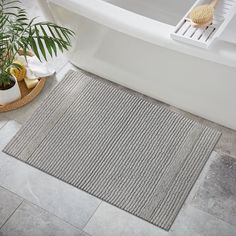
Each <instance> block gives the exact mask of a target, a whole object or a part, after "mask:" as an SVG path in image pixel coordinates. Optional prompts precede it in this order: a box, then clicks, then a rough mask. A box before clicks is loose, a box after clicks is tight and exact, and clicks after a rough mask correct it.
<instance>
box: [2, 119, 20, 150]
mask: <svg viewBox="0 0 236 236" xmlns="http://www.w3.org/2000/svg"><path fill="white" fill-rule="evenodd" d="M20 127H21V125H20V124H19V123H17V122H16V121H14V120H10V121H8V122H7V123H6V124H5V125H4V126H3V127H2V128H1V129H0V151H1V150H2V149H3V148H4V147H5V145H6V144H7V143H8V142H9V141H10V140H11V138H12V137H13V136H14V135H15V134H16V132H17V131H18V130H19V129H20Z"/></svg>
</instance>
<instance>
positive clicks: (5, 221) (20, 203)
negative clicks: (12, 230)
mask: <svg viewBox="0 0 236 236" xmlns="http://www.w3.org/2000/svg"><path fill="white" fill-rule="evenodd" d="M23 202H24V199H22V201H21V203H20V204H19V206H18V207H17V208H16V209H15V210H14V211H13V212H12V213H11V214H10V216H9V217H8V218H7V219H6V221H5V222H4V223H3V224H2V226H1V227H0V229H2V228H3V226H4V225H5V224H6V223H7V221H8V220H9V219H10V218H11V217H12V216H13V215H14V214H15V212H16V211H17V210H18V208H19V207H20V206H21V205H22V203H23Z"/></svg>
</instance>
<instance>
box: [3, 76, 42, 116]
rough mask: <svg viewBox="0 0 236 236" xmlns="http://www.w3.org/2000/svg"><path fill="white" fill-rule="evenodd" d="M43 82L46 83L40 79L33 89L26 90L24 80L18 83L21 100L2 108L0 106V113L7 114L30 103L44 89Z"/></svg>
mask: <svg viewBox="0 0 236 236" xmlns="http://www.w3.org/2000/svg"><path fill="white" fill-rule="evenodd" d="M45 82H46V78H40V79H39V82H38V84H37V85H36V86H35V87H34V88H33V89H28V88H27V87H26V85H25V81H24V80H22V81H20V82H19V81H18V84H19V87H20V91H21V99H18V100H16V101H14V102H12V103H9V104H7V105H4V106H1V105H0V112H7V111H11V110H15V109H17V108H19V107H22V106H24V105H26V104H27V103H29V102H31V101H32V100H33V99H34V98H35V97H37V96H38V94H39V93H40V92H41V90H42V89H43V87H44V84H45Z"/></svg>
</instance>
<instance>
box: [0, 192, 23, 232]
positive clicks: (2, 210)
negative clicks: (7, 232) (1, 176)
mask: <svg viewBox="0 0 236 236" xmlns="http://www.w3.org/2000/svg"><path fill="white" fill-rule="evenodd" d="M22 201H23V199H22V198H20V197H18V196H17V195H15V194H13V193H11V192H9V191H7V190H6V189H4V188H1V187H0V228H1V227H2V225H3V224H4V223H5V222H6V221H7V219H8V218H9V217H10V216H11V215H12V213H13V212H14V211H15V210H16V208H17V207H18V206H19V205H20V204H21V202H22Z"/></svg>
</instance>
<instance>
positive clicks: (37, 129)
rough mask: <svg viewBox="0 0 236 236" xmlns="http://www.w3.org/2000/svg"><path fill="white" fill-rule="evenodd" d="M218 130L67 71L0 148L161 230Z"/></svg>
mask: <svg viewBox="0 0 236 236" xmlns="http://www.w3.org/2000/svg"><path fill="white" fill-rule="evenodd" d="M219 136H220V133H219V132H218V131H216V130H213V129H211V128H208V127H205V126H203V125H201V124H199V123H197V122H195V121H193V120H191V119H188V118H186V117H185V116H182V115H179V114H177V113H175V112H173V111H170V110H169V109H168V108H166V106H164V105H160V104H159V103H157V102H153V101H150V99H148V98H145V97H144V96H141V95H138V94H136V93H134V92H129V91H128V90H125V89H123V88H120V87H118V86H117V85H114V84H113V83H111V82H107V81H105V80H103V79H101V78H97V77H95V76H93V75H90V74H88V73H85V72H82V71H76V72H75V71H70V72H68V74H67V75H66V76H65V78H64V79H63V80H62V81H61V82H60V83H59V84H58V85H57V86H56V87H55V88H54V90H53V91H52V92H51V93H50V94H49V96H48V97H47V98H46V99H45V100H44V102H43V103H42V104H41V105H40V107H39V108H38V109H37V110H36V112H35V113H34V114H33V116H32V117H31V118H30V119H29V120H28V121H27V122H26V123H25V124H24V125H23V127H22V128H21V129H20V130H19V132H18V133H17V134H16V136H15V137H14V138H13V139H12V140H11V141H10V143H8V145H7V146H6V147H5V149H4V151H5V152H6V153H8V154H9V155H12V156H13V157H15V158H18V159H20V160H21V161H24V162H26V163H28V164H30V165H32V166H34V167H36V168H38V169H40V170H42V171H44V172H46V173H48V174H50V175H53V176H55V177H57V178H59V179H61V180H63V181H65V182H67V183H70V184H71V185H73V186H76V187H78V188H79V189H82V190H84V191H86V192H88V193H90V194H92V195H94V196H96V197H98V198H100V199H102V200H104V201H106V202H108V203H111V204H113V205H115V206H117V207H119V208H121V209H123V210H126V211H128V212H130V213H132V214H134V215H136V216H138V217H140V218H142V219H145V220H147V221H149V222H151V223H153V224H155V225H158V226H160V227H162V228H164V229H166V230H168V229H169V228H170V226H171V224H172V223H173V221H174V219H175V218H176V216H177V214H178V212H179V210H180V208H181V206H182V204H183V203H184V200H185V199H186V197H187V195H188V193H189V191H190V189H191V188H192V186H193V184H194V182H195V181H196V179H197V177H198V175H199V174H200V172H201V169H202V168H203V166H204V164H205V162H206V161H207V159H208V157H209V155H210V154H211V152H212V150H213V148H214V146H215V144H216V142H217V140H218V138H219Z"/></svg>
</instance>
